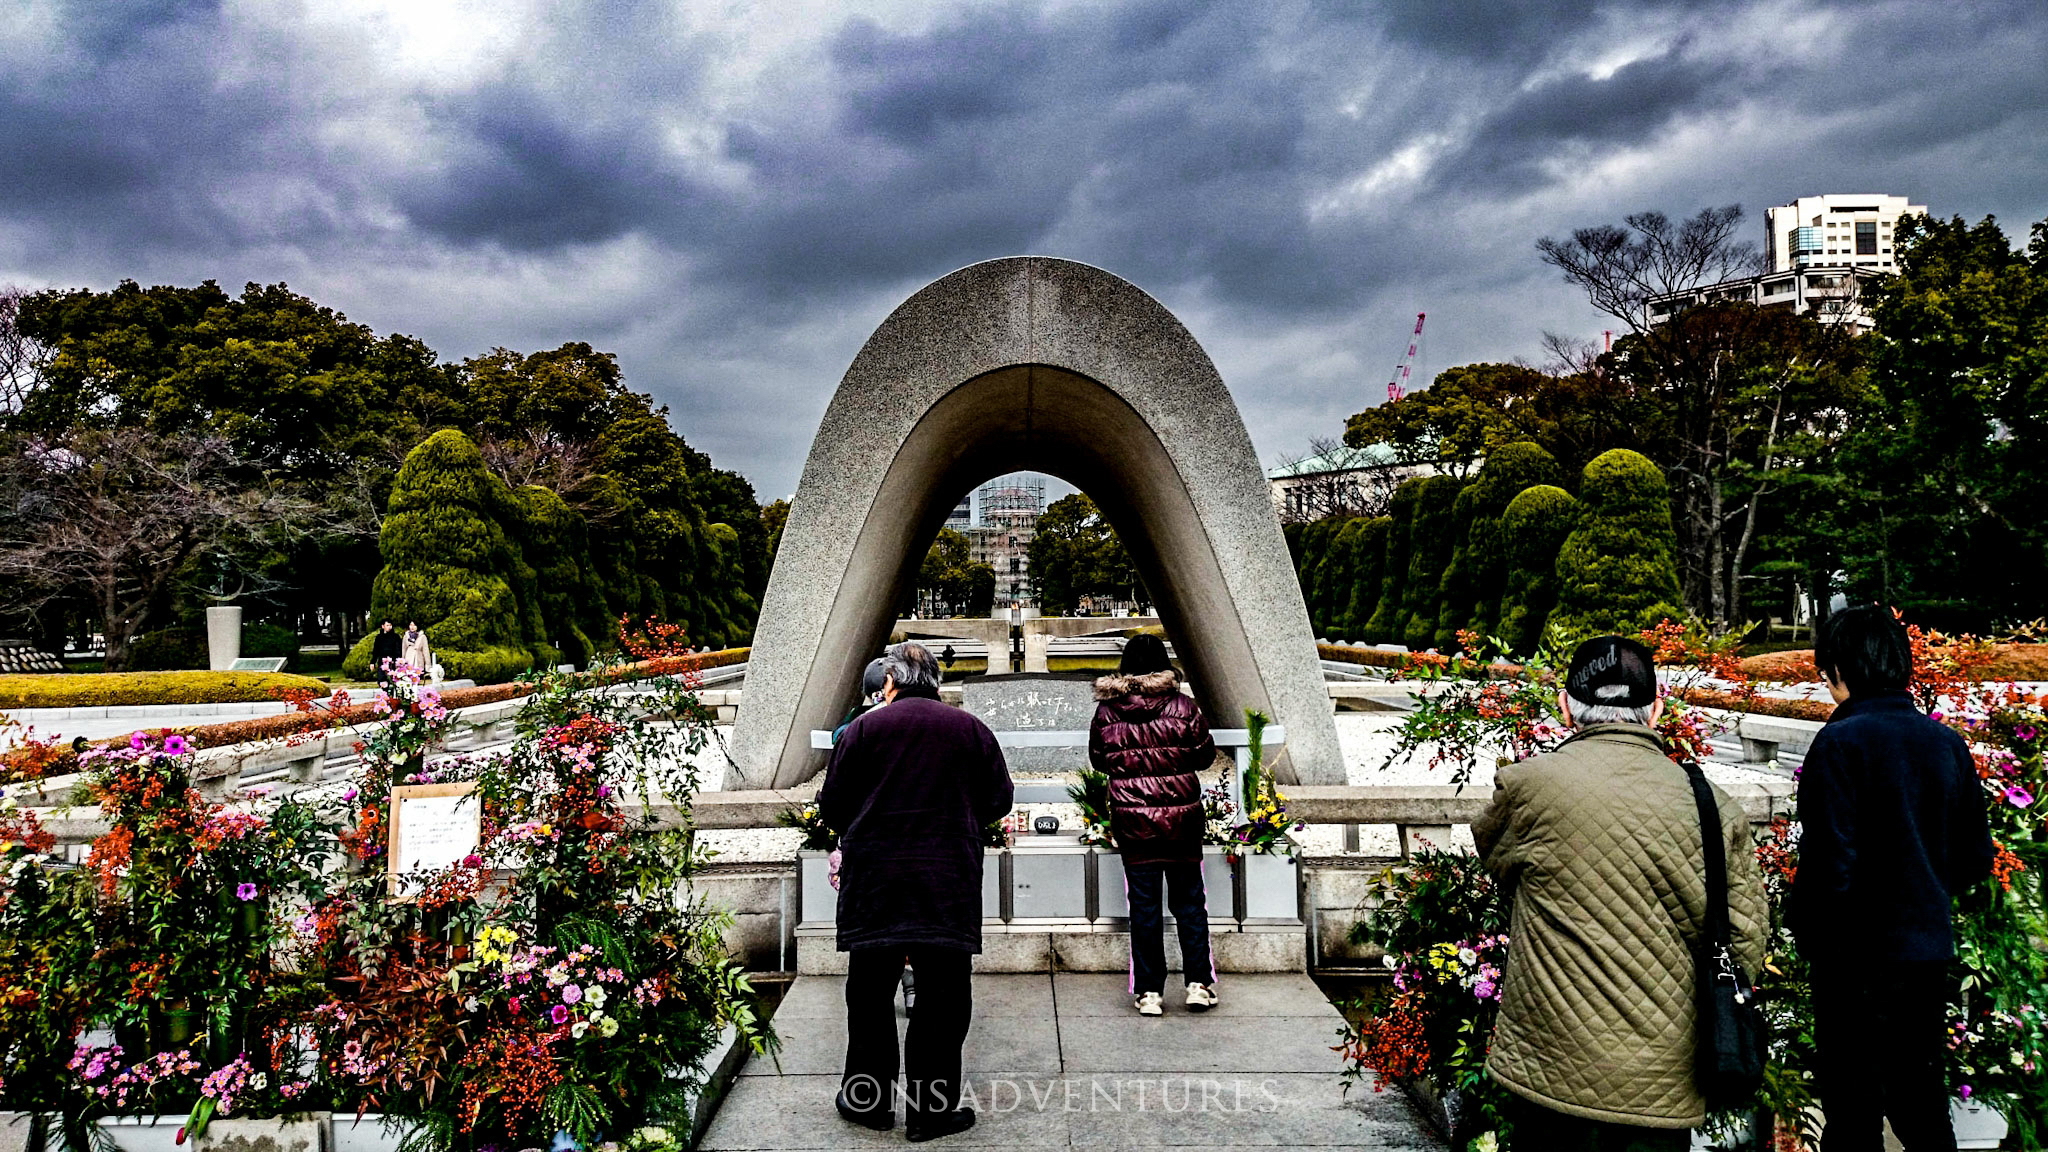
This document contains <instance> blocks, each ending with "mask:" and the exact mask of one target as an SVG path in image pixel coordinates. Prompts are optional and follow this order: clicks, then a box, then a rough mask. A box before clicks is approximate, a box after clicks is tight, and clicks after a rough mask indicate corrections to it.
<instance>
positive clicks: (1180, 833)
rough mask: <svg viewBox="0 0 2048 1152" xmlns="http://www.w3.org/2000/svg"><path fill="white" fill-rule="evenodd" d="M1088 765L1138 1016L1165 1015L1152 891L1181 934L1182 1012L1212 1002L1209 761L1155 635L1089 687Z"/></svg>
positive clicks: (1197, 714) (1201, 726)
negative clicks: (1205, 787) (1100, 777)
mask: <svg viewBox="0 0 2048 1152" xmlns="http://www.w3.org/2000/svg"><path fill="white" fill-rule="evenodd" d="M1095 699H1096V700H1097V701H1098V703H1097V704H1096V705H1095V722H1094V723H1093V724H1092V725H1090V727H1089V731H1088V759H1089V761H1090V762H1091V763H1092V764H1094V765H1095V769H1096V771H1098V772H1101V773H1103V774H1104V775H1106V776H1108V777H1109V809H1110V817H1109V828H1110V834H1111V835H1112V836H1113V837H1115V839H1116V846H1117V849H1118V850H1119V851H1120V852H1122V854H1123V860H1124V891H1125V893H1126V894H1127V895H1128V897H1129V900H1130V906H1131V985H1130V987H1131V996H1132V1000H1133V1004H1134V1006H1135V1007H1136V1008H1137V1010H1138V1014H1139V1015H1141V1016H1158V1015H1160V1014H1161V1013H1162V1012H1163V1011H1164V1007H1165V1006H1164V1002H1163V1001H1164V995H1165V991H1166V937H1165V927H1164V924H1163V922H1162V919H1161V907H1160V903H1161V899H1160V898H1161V894H1162V891H1161V890H1162V889H1164V895H1165V900H1166V904H1167V906H1168V907H1169V908H1170V909H1171V910H1172V912H1173V918H1174V922H1175V923H1176V924H1178V925H1179V927H1180V954H1181V959H1182V972H1183V973H1184V974H1185V975H1186V977H1187V983H1188V989H1187V991H1188V998H1187V1006H1188V1010H1189V1011H1191V1012H1202V1011H1206V1010H1207V1009H1209V1008H1212V1007H1214V1006H1215V1005H1216V966H1215V961H1214V959H1213V958H1212V957H1211V956H1210V952H1209V908H1208V902H1207V898H1206V895H1205V894H1204V892H1203V891H1202V783H1201V779H1200V777H1199V776H1198V775H1197V774H1198V773H1200V772H1201V771H1202V770H1204V769H1206V768H1208V767H1209V766H1210V764H1211V763H1212V762H1213V761H1214V760H1215V759H1216V742H1215V741H1214V740H1211V739H1210V738H1209V723H1208V721H1207V720H1205V719H1203V718H1202V710H1201V708H1199V707H1197V706H1196V704H1195V701H1194V698H1193V697H1190V696H1188V695H1187V694H1186V693H1183V692H1182V691H1181V690H1180V677H1179V676H1178V675H1177V674H1176V673H1175V672H1174V670H1173V665H1172V663H1171V662H1170V661H1168V660H1167V658H1166V645H1165V643H1164V642H1163V641H1161V640H1160V639H1159V637H1157V636H1152V635H1146V634H1140V635H1138V636H1133V637H1132V638H1131V640H1130V642H1129V643H1127V644H1126V645H1124V653H1123V660H1122V662H1121V663H1119V664H1118V666H1117V673H1116V675H1114V676H1104V677H1103V678H1101V679H1100V680H1097V681H1096V682H1095Z"/></svg>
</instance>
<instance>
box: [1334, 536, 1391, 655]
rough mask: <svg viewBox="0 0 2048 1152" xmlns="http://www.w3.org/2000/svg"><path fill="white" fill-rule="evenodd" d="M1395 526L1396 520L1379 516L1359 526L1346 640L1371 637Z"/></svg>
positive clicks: (1353, 552) (1354, 546) (1352, 567)
mask: <svg viewBox="0 0 2048 1152" xmlns="http://www.w3.org/2000/svg"><path fill="white" fill-rule="evenodd" d="M1393 523H1394V520H1393V517H1391V516H1379V517H1375V518H1373V519H1371V520H1366V521H1363V522H1361V523H1360V524H1359V526H1358V536H1357V538H1356V539H1355V540H1354V541H1353V542H1352V545H1351V556H1352V560H1351V603H1350V604H1349V605H1347V606H1346V611H1345V614H1344V615H1345V619H1346V621H1347V624H1346V626H1345V629H1344V631H1345V638H1346V639H1359V638H1363V637H1365V636H1368V635H1370V634H1371V623H1372V614H1373V613H1374V612H1375V611H1376V610H1377V609H1378V608H1379V605H1380V587H1381V580H1382V577H1384V576H1385V572H1384V570H1383V569H1384V566H1385V562H1386V558H1387V533H1388V530H1389V529H1390V528H1391V527H1392V525H1393Z"/></svg>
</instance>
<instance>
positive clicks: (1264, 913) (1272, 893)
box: [1241, 853, 1301, 921]
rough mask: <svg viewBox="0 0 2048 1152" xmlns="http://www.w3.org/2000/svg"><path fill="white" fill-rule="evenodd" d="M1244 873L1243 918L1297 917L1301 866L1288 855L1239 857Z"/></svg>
mask: <svg viewBox="0 0 2048 1152" xmlns="http://www.w3.org/2000/svg"><path fill="white" fill-rule="evenodd" d="M1241 859H1242V860H1243V872H1244V919H1246V920H1286V921H1293V920H1299V919H1300V918H1301V884H1300V876H1301V866H1300V865H1299V864H1298V863H1297V862H1296V861H1295V860H1294V858H1293V857H1291V856H1282V855H1277V854H1276V855H1271V856H1259V855H1252V854H1249V853H1247V854H1246V855H1245V856H1243V857H1241Z"/></svg>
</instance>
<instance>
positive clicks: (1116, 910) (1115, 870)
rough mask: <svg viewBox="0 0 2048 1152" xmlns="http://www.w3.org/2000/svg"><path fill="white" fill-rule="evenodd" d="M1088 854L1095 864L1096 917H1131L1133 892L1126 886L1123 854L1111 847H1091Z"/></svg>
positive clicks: (1104, 918) (1106, 918)
mask: <svg viewBox="0 0 2048 1152" xmlns="http://www.w3.org/2000/svg"><path fill="white" fill-rule="evenodd" d="M1088 855H1089V860H1090V862H1091V863H1092V864H1094V865H1095V918H1096V919H1097V920H1128V919H1130V916H1131V894H1130V891H1129V889H1127V888H1125V887H1124V858H1123V855H1122V854H1121V853H1119V852H1116V851H1115V850H1113V849H1109V848H1091V849H1089V853H1088Z"/></svg>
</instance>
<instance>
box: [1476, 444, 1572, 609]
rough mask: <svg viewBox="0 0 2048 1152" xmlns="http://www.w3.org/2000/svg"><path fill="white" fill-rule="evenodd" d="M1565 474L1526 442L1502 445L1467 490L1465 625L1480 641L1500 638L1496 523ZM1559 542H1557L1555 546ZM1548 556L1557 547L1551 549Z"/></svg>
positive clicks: (1501, 574)
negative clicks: (1517, 501) (1516, 502)
mask: <svg viewBox="0 0 2048 1152" xmlns="http://www.w3.org/2000/svg"><path fill="white" fill-rule="evenodd" d="M1563 480H1564V473H1563V472H1562V471H1561V470H1559V468H1558V466H1557V458H1556V457H1554V456H1552V455H1551V454H1550V453H1548V452H1546V451H1544V450H1543V448H1542V446H1541V445H1538V444H1534V443H1531V442H1529V441H1526V440H1524V441H1521V442H1519V443H1515V444H1503V445H1501V446H1500V447H1498V448H1495V449H1494V450H1493V451H1491V452H1489V453H1487V455H1486V463H1485V464H1484V465H1483V466H1481V467H1480V469H1479V477H1478V479H1477V480H1476V481H1474V483H1473V485H1472V524H1471V527H1470V528H1468V529H1467V530H1466V535H1465V570H1466V572H1467V579H1468V582H1469V587H1468V590H1467V594H1468V595H1469V597H1470V598H1471V611H1470V614H1469V616H1468V617H1467V622H1466V624H1465V625H1464V626H1465V627H1467V628H1470V629H1471V630H1472V631H1474V632H1477V633H1479V634H1480V635H1481V636H1486V637H1498V636H1500V635H1501V632H1500V628H1501V616H1502V609H1501V599H1502V597H1504V596H1505V595H1506V594H1507V584H1508V551H1507V542H1506V541H1505V540H1504V539H1503V537H1502V533H1501V518H1502V516H1503V515H1505V514H1506V512H1507V507H1508V503H1509V502H1510V501H1512V500H1513V499H1514V498H1515V497H1517V496H1519V495H1521V494H1522V493H1523V492H1525V491H1527V490H1528V489H1530V488H1534V487H1536V486H1537V485H1539V484H1548V485H1552V486H1558V485H1561V484H1562V483H1563ZM1561 540H1562V538H1561V537H1560V541H1561ZM1551 548H1552V551H1553V554H1554V553H1555V549H1556V544H1555V543H1553V544H1552V545H1551Z"/></svg>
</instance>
